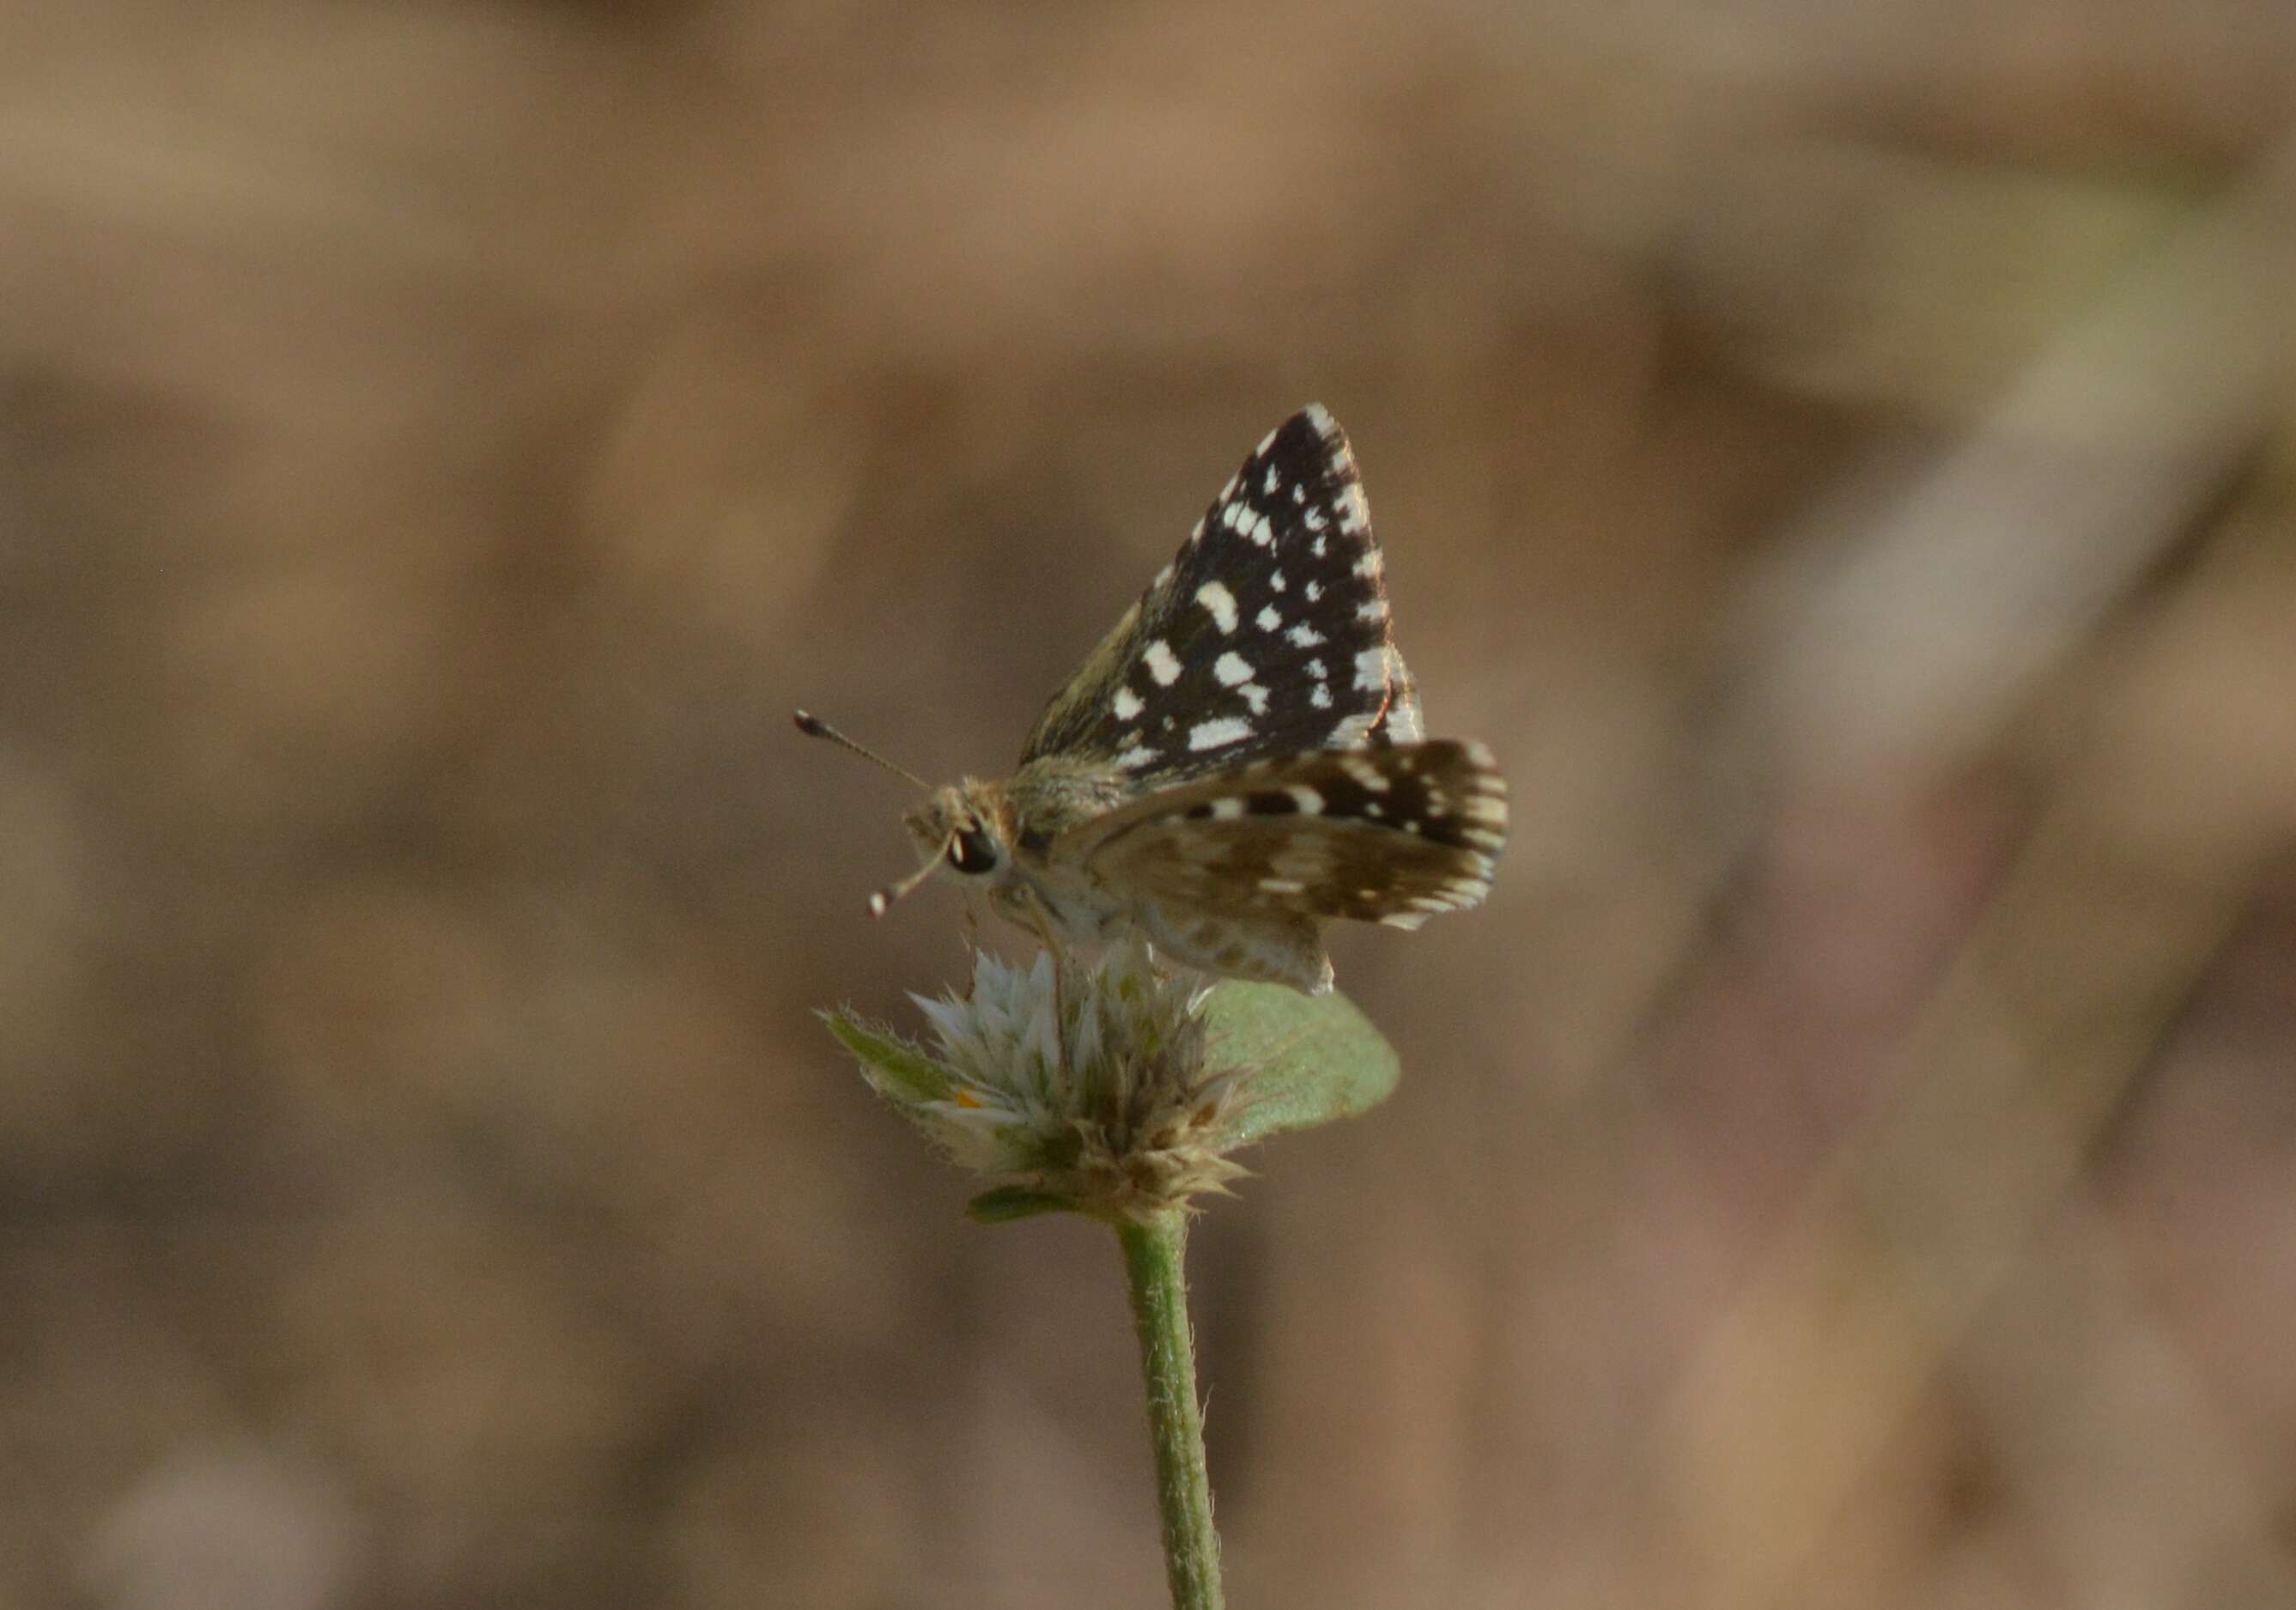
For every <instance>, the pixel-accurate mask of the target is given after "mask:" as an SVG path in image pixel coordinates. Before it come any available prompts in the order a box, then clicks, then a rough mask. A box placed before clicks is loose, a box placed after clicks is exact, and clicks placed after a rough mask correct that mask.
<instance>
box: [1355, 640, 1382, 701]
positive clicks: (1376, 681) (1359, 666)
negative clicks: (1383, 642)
mask: <svg viewBox="0 0 2296 1610" xmlns="http://www.w3.org/2000/svg"><path fill="white" fill-rule="evenodd" d="M1385 686H1387V651H1386V650H1385V649H1383V648H1367V649H1365V650H1364V652H1363V653H1360V654H1357V656H1356V689H1357V692H1358V693H1366V694H1367V693H1369V692H1371V691H1372V689H1374V688H1375V687H1385Z"/></svg>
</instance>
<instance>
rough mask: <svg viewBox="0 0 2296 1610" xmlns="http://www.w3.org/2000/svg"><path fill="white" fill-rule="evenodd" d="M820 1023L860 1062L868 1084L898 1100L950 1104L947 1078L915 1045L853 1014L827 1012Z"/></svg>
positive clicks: (840, 1011)
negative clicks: (867, 1078) (877, 1028)
mask: <svg viewBox="0 0 2296 1610" xmlns="http://www.w3.org/2000/svg"><path fill="white" fill-rule="evenodd" d="M821 1021H822V1022H824V1023H827V1024H828V1025H829V1031H830V1032H831V1033H832V1034H834V1035H835V1036H837V1039H838V1043H839V1044H840V1045H842V1046H843V1047H845V1048H846V1049H847V1050H849V1051H850V1052H852V1053H853V1055H854V1056H857V1057H859V1058H860V1059H861V1065H862V1068H863V1070H864V1071H865V1072H867V1073H868V1075H869V1082H870V1083H871V1084H873V1085H875V1086H876V1087H877V1088H878V1090H879V1091H881V1093H882V1094H884V1095H886V1096H889V1097H892V1098H893V1099H894V1100H895V1101H903V1102H912V1103H914V1102H921V1101H947V1099H948V1095H949V1090H950V1088H951V1087H950V1085H949V1081H948V1075H947V1074H946V1073H944V1072H941V1070H940V1066H939V1064H937V1063H935V1062H934V1061H932V1059H931V1058H930V1057H928V1056H925V1055H924V1053H923V1052H922V1051H919V1050H918V1049H917V1048H916V1047H914V1046H912V1045H909V1044H907V1043H906V1041H903V1040H901V1039H898V1038H896V1037H895V1036H893V1035H890V1034H887V1033H883V1032H881V1031H878V1030H875V1029H873V1028H871V1027H870V1026H869V1025H868V1024H866V1023H863V1022H862V1021H861V1020H860V1019H859V1018H857V1017H855V1016H854V1015H853V1014H851V1013H849V1012H846V1011H843V1010H839V1011H835V1012H824V1013H823V1014H821Z"/></svg>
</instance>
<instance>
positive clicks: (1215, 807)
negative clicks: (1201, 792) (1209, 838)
mask: <svg viewBox="0 0 2296 1610" xmlns="http://www.w3.org/2000/svg"><path fill="white" fill-rule="evenodd" d="M1242 814H1243V801H1242V800H1241V799H1236V798H1229V799H1225V800H1214V801H1212V820H1214V821H1216V822H1225V821H1226V820H1227V819H1228V818H1229V817H1240V816H1242Z"/></svg>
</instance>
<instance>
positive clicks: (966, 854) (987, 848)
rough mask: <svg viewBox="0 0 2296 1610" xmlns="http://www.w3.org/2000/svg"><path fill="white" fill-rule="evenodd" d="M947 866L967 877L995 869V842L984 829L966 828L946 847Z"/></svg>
mask: <svg viewBox="0 0 2296 1610" xmlns="http://www.w3.org/2000/svg"><path fill="white" fill-rule="evenodd" d="M948 864H949V865H950V866H952V867H955V868H956V869H957V870H958V871H959V872H962V873H964V874H966V875H969V876H972V877H978V876H980V875H981V874H982V873H984V872H994V871H995V870H996V840H994V839H992V838H990V837H989V836H988V833H987V831H986V830H985V829H982V828H979V827H968V828H966V829H964V831H963V832H962V833H959V834H957V835H956V837H955V840H954V841H952V842H950V844H949V847H948Z"/></svg>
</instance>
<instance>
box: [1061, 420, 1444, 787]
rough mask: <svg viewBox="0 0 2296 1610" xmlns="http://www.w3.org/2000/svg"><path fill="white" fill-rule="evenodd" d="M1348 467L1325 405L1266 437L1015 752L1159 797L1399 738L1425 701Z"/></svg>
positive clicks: (1412, 732)
mask: <svg viewBox="0 0 2296 1610" xmlns="http://www.w3.org/2000/svg"><path fill="white" fill-rule="evenodd" d="M1383 564H1384V562H1383V559H1382V555H1381V553H1380V548H1379V542H1378V539H1377V538H1375V537H1374V535H1373V533H1372V528H1371V515H1370V511H1369V508H1368V506H1367V505H1365V501H1364V495H1363V486H1362V482H1361V479H1360V477H1359V475H1358V474H1357V469H1356V463H1355V456H1354V454H1353V452H1352V451H1351V450H1350V449H1349V447H1348V441H1347V438H1346V436H1345V434H1343V433H1342V432H1341V430H1340V427H1339V425H1338V424H1337V423H1335V422H1334V421H1333V418H1332V416H1331V415H1329V414H1327V413H1325V412H1324V409H1323V408H1322V407H1308V408H1305V409H1302V410H1301V411H1300V413H1298V414H1295V415H1292V417H1291V418H1290V419H1288V420H1286V421H1285V422H1284V423H1283V424H1281V425H1279V426H1277V427H1276V429H1275V431H1272V432H1270V433H1269V435H1268V437H1267V439H1266V440H1264V441H1263V442H1261V443H1260V445H1259V448H1258V449H1257V450H1256V451H1255V452H1254V453H1253V454H1252V455H1251V457H1250V458H1248V459H1246V460H1245V461H1244V464H1243V467H1242V469H1241V470H1239V471H1238V472H1236V474H1235V475H1234V478H1233V479H1231V480H1230V481H1229V482H1228V484H1227V485H1226V487H1225V488H1223V489H1221V492H1220V495H1219V497H1218V498H1216V499H1215V500H1214V501H1213V503H1212V505H1211V508H1210V510H1209V511H1208V512H1207V513H1206V514H1205V515H1204V518H1203V519H1202V520H1201V521H1200V522H1198V523H1197V525H1196V529H1195V530H1194V531H1193V532H1192V533H1190V535H1189V537H1188V539H1187V541H1186V542H1185V543H1184V544H1183V545H1182V546H1181V548H1180V551H1179V553H1178V554H1177V555H1175V557H1174V558H1173V561H1172V563H1170V564H1169V565H1167V566H1165V567H1164V569H1163V570H1162V571H1160V572H1158V574H1157V577H1156V579H1155V580H1153V581H1152V582H1151V583H1150V584H1149V587H1148V590H1147V591H1146V592H1145V593H1144V594H1143V595H1142V596H1141V598H1140V601H1139V602H1138V603H1137V604H1135V605H1134V606H1133V607H1132V609H1131V610H1129V611H1128V612H1126V614H1125V616H1124V618H1123V620H1119V622H1118V623H1117V626H1116V629H1115V630H1114V631H1112V632H1111V633H1110V634H1109V636H1108V637H1107V638H1106V639H1105V640H1104V641H1103V643H1102V644H1101V645H1100V646H1099V648H1097V649H1096V650H1095V651H1094V653H1093V654H1092V656H1091V657H1090V658H1089V659H1088V660H1087V661H1086V662H1085V664H1084V666H1083V668H1082V669H1080V670H1079V671H1078V674H1077V676H1076V677H1075V678H1074V679H1072V680H1071V681H1070V684H1069V686H1067V687H1066V688H1065V689H1063V690H1062V692H1061V693H1060V694H1057V695H1055V696H1054V699H1053V701H1052V702H1051V703H1050V704H1048V705H1047V706H1046V709H1045V711H1044V713H1043V715H1042V716H1040V717H1039V718H1038V719H1037V725H1036V727H1035V729H1034V730H1033V731H1032V732H1031V733H1030V734H1029V741H1028V743H1027V745H1026V747H1025V748H1024V750H1023V751H1022V753H1021V762H1022V764H1023V765H1026V764H1027V763H1029V761H1032V760H1038V759H1040V758H1042V757H1045V756H1047V755H1062V756H1075V757H1080V758H1085V757H1088V758H1093V759H1096V760H1103V761H1105V762H1107V763H1108V764H1110V765H1111V766H1113V767H1114V768H1117V769H1118V770H1119V771H1120V772H1123V773H1125V774H1127V775H1128V776H1130V777H1132V778H1133V779H1135V780H1136V782H1137V783H1138V784H1139V785H1140V786H1143V787H1155V786H1158V785H1160V784H1169V783H1173V782H1177V781H1180V780H1183V779H1185V778H1189V777H1193V776H1202V775H1203V774H1205V773H1207V772H1210V771H1218V770H1226V769H1230V768H1234V767H1237V766H1239V765H1243V764H1248V763H1250V762H1252V761H1255V760H1264V759H1267V758H1269V757H1272V756H1277V755H1289V754H1294V753H1297V752H1300V751H1312V750H1324V749H1343V748H1355V747H1358V746H1365V745H1370V746H1377V745H1382V744H1386V743H1413V742H1415V741H1416V740H1417V739H1418V738H1419V737H1420V736H1421V725H1420V719H1419V706H1418V701H1417V698H1416V696H1415V694H1414V693H1413V691H1412V687H1411V682H1410V678H1409V676H1408V674H1407V673H1406V670H1405V669H1404V665H1403V658H1402V656H1401V654H1399V653H1397V651H1396V648H1395V641H1394V636H1393V630H1392V627H1391V624H1390V619H1389V613H1388V604H1387V589H1386V585H1385V581H1384V579H1383Z"/></svg>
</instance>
